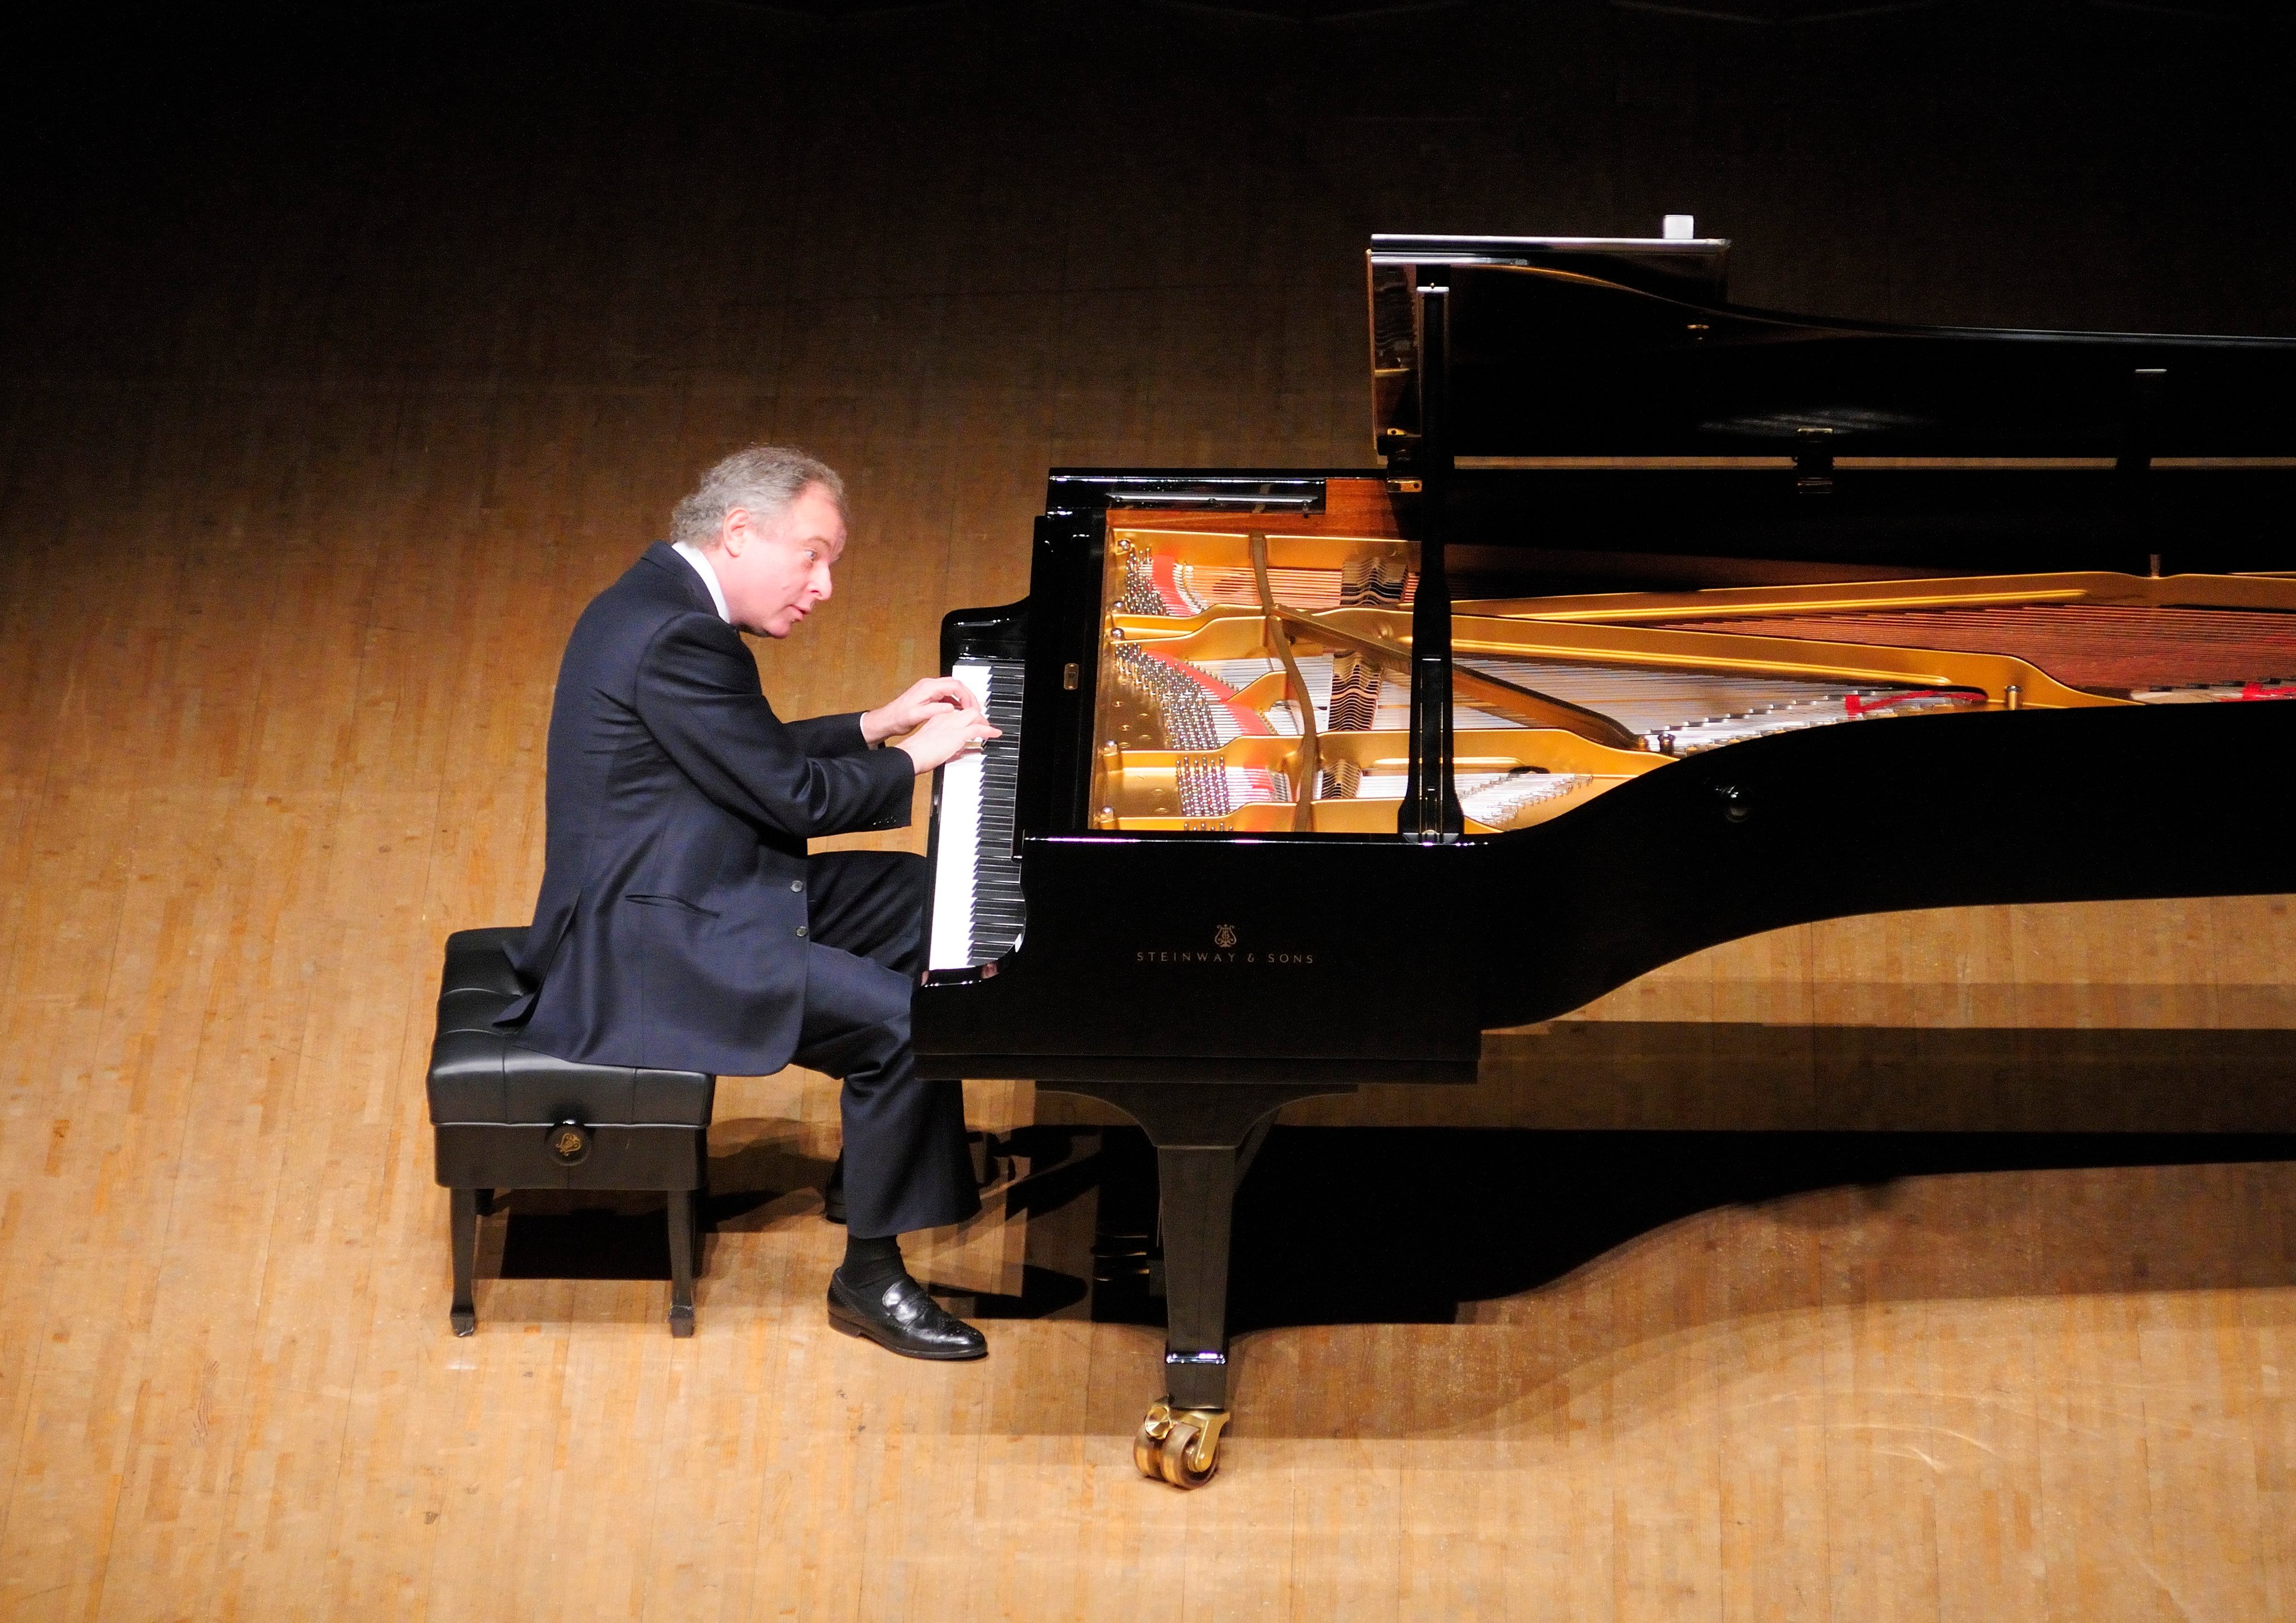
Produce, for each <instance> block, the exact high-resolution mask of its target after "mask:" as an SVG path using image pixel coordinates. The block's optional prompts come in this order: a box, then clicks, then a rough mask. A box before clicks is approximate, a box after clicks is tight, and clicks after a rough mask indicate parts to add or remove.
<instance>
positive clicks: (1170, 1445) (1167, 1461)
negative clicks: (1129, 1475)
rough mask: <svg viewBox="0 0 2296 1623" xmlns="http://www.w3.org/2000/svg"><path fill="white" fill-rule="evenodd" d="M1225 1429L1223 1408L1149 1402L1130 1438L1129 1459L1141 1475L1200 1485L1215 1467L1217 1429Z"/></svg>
mask: <svg viewBox="0 0 2296 1623" xmlns="http://www.w3.org/2000/svg"><path fill="white" fill-rule="evenodd" d="M1226 1429H1227V1411H1226V1409H1176V1408H1174V1407H1173V1406H1171V1405H1170V1404H1169V1403H1168V1402H1167V1403H1153V1404H1151V1405H1149V1406H1148V1418H1147V1419H1145V1420H1144V1421H1142V1422H1140V1430H1139V1431H1138V1432H1137V1433H1136V1435H1135V1436H1134V1437H1133V1439H1132V1463H1134V1464H1135V1465H1136V1466H1138V1467H1139V1468H1140V1474H1141V1475H1142V1476H1144V1477H1153V1478H1154V1479H1156V1480H1158V1481H1160V1482H1169V1483H1170V1484H1171V1485H1172V1486H1173V1487H1175V1488H1201V1487H1202V1486H1203V1485H1204V1484H1205V1483H1207V1482H1209V1481H1210V1480H1212V1477H1213V1475H1214V1474H1215V1473H1216V1472H1218V1470H1219V1446H1220V1433H1221V1432H1222V1431H1224V1430H1226Z"/></svg>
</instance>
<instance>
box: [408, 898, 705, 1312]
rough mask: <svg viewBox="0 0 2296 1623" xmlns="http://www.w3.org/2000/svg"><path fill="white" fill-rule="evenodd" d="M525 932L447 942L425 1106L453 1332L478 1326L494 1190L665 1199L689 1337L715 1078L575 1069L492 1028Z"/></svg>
mask: <svg viewBox="0 0 2296 1623" xmlns="http://www.w3.org/2000/svg"><path fill="white" fill-rule="evenodd" d="M524 933H525V931H524V930H521V929H517V928H511V929H498V930H457V931H455V933H454V934H453V935H451V936H448V937H447V967H446V972H445V973H444V975H443V976H441V978H440V980H439V1029H438V1035H437V1036H436V1037H434V1038H433V1039H432V1040H431V1044H430V1127H431V1131H432V1134H433V1135H434V1141H435V1142H434V1148H435V1155H436V1166H437V1175H438V1179H439V1184H441V1185H442V1186H444V1187H445V1188H447V1190H449V1191H451V1192H452V1195H453V1220H452V1224H451V1226H450V1233H451V1237H452V1244H453V1247H454V1255H455V1302H454V1307H453V1310H452V1312H451V1314H450V1318H451V1321H452V1323H453V1324H454V1326H455V1334H456V1335H458V1336H466V1335H469V1334H471V1332H473V1331H475V1330H476V1329H477V1328H478V1323H479V1321H478V1312H477V1309H476V1307H474V1306H473V1305H472V1301H471V1272H472V1269H473V1267H474V1266H475V1265H476V1257H477V1250H478V1239H479V1219H480V1217H482V1216H485V1215H487V1214H488V1213H489V1212H491V1211H492V1210H493V1209H494V1197H495V1194H496V1192H497V1191H501V1190H512V1189H598V1190H631V1189H640V1190H652V1189H659V1190H660V1191H661V1192H662V1193H664V1194H666V1195H667V1196H668V1201H669V1274H670V1288H669V1332H670V1334H672V1335H674V1336H690V1335H692V1334H693V1275H694V1272H695V1270H696V1268H697V1267H698V1266H699V1265H700V1262H701V1232H700V1229H699V1227H698V1226H697V1225H696V1224H695V1221H694V1217H695V1203H696V1198H697V1192H698V1191H700V1190H701V1189H702V1188H704V1187H705V1185H706V1184H707V1183H708V1179H709V1113H710V1110H711V1108H712V1107H713V1105H714V1104H715V1102H716V1097H717V1078H715V1077H713V1076H709V1075H708V1074H706V1073H704V1072H701V1071H697V1070H640V1069H636V1068H634V1067H630V1066H626V1065H581V1064H577V1063H575V1062H572V1061H570V1060H559V1059H553V1058H552V1057H551V1056H550V1055H548V1054H545V1053H536V1052H535V1051H534V1050H532V1049H531V1048H526V1047H521V1045H519V1044H518V1043H517V1042H516V1041H514V1040H513V1038H512V1034H510V1033H507V1032H504V1031H499V1030H497V1029H495V1026H494V1019H495V1016H496V1015H497V1014H499V1013H501V1012H503V1010H504V1009H505V1008H507V1007H509V1006H510V1004H511V1003H512V1001H513V1000H515V999H516V998H517V997H519V996H521V993H523V991H524V990H525V988H523V987H522V986H521V985H520V984H519V981H518V978H517V976H516V974H515V973H514V972H513V971H512V969H511V964H510V957H509V955H508V951H507V950H506V949H508V948H510V947H515V946H516V945H517V943H518V939H519V938H520V937H521V936H522V935H523V934H524Z"/></svg>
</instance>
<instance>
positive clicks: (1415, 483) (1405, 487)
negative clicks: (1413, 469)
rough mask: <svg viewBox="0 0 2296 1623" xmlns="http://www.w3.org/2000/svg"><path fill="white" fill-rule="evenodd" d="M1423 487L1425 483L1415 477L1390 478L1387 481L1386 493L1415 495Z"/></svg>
mask: <svg viewBox="0 0 2296 1623" xmlns="http://www.w3.org/2000/svg"><path fill="white" fill-rule="evenodd" d="M1425 488H1426V486H1425V484H1424V483H1423V481H1422V480H1415V479H1391V480H1388V481H1387V489H1388V494H1389V495H1390V496H1417V495H1418V494H1419V493H1420V492H1421V491H1422V490H1423V489H1425Z"/></svg>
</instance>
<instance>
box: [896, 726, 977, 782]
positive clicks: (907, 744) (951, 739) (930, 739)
mask: <svg viewBox="0 0 2296 1623" xmlns="http://www.w3.org/2000/svg"><path fill="white" fill-rule="evenodd" d="M1004 736H1005V734H1004V732H1003V730H1002V729H1001V728H997V727H992V726H990V725H988V723H987V722H986V721H983V720H982V719H981V718H980V713H979V712H978V711H965V710H943V711H941V712H940V713H939V715H937V716H934V717H931V719H929V720H928V721H927V722H926V723H925V724H924V725H922V726H921V727H919V728H918V729H917V730H916V731H915V732H914V733H912V734H909V735H908V736H907V737H906V738H905V739H903V740H901V742H899V743H898V744H896V745H894V746H893V747H894V748H895V749H897V750H907V751H908V752H909V759H911V760H912V761H914V762H915V763H916V772H917V775H918V776H919V777H922V776H923V775H925V774H926V773H928V772H931V770H932V769H933V768H934V767H936V766H942V765H944V764H945V763H947V762H948V761H951V760H954V759H955V758H956V757H958V756H960V755H962V754H964V752H965V750H969V749H971V748H972V746H973V745H974V744H976V743H978V742H980V741H981V740H983V739H989V738H1002V737H1004Z"/></svg>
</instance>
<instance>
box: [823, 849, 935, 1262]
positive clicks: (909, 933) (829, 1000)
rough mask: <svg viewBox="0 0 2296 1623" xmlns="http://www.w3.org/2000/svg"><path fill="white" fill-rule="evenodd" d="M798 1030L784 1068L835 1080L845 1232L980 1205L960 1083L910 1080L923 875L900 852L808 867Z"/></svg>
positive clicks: (868, 1234) (920, 861)
mask: <svg viewBox="0 0 2296 1623" xmlns="http://www.w3.org/2000/svg"><path fill="white" fill-rule="evenodd" d="M806 873H807V879H806V887H807V889H808V891H810V892H811V894H810V896H809V897H808V906H807V912H808V921H807V938H806V945H805V955H806V973H805V1024H804V1028H803V1030H802V1031H801V1032H800V1034H799V1038H798V1048H797V1053H796V1054H795V1055H794V1056H793V1059H794V1062H795V1063H797V1064H799V1065H802V1066H805V1067H806V1068H807V1069H808V1070H818V1071H822V1072H824V1073H825V1074H826V1075H829V1076H832V1077H838V1078H842V1079H843V1080H844V1084H845V1086H844V1087H843V1088H842V1089H841V1090H840V1099H839V1102H838V1108H839V1114H840V1117H841V1118H842V1119H843V1122H844V1128H845V1155H844V1168H845V1211H846V1225H847V1232H848V1233H849V1234H855V1235H858V1236H859V1237H861V1238H863V1239H871V1240H873V1239H881V1238H883V1237H885V1236H887V1235H891V1234H906V1233H908V1232H909V1231H911V1230H912V1229H920V1228H939V1227H940V1226H941V1225H944V1224H949V1223H961V1222H963V1221H964V1219H965V1218H967V1217H971V1216H972V1214H973V1213H974V1212H976V1211H979V1210H980V1192H979V1190H978V1189H977V1187H976V1186H975V1184H974V1183H973V1179H972V1156H971V1155H970V1154H969V1153H967V1152H966V1150H965V1143H964V1086H963V1085H962V1084H961V1083H956V1082H948V1081H939V1082H926V1081H920V1080H919V1079H918V1078H917V1074H916V1059H915V1056H914V1054H912V1053H910V1051H909V995H910V993H911V992H912V991H914V989H915V987H916V984H917V977H918V975H919V974H920V973H921V972H922V970H923V969H924V963H925V942H924V909H925V898H926V895H927V887H928V886H929V885H930V884H931V871H930V870H929V869H928V868H927V866H926V865H925V859H924V858H923V857H917V856H913V855H911V854H910V853H908V852H906V851H832V852H828V853H825V854H824V855H822V856H819V857H812V858H809V859H808V862H807V864H806Z"/></svg>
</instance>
